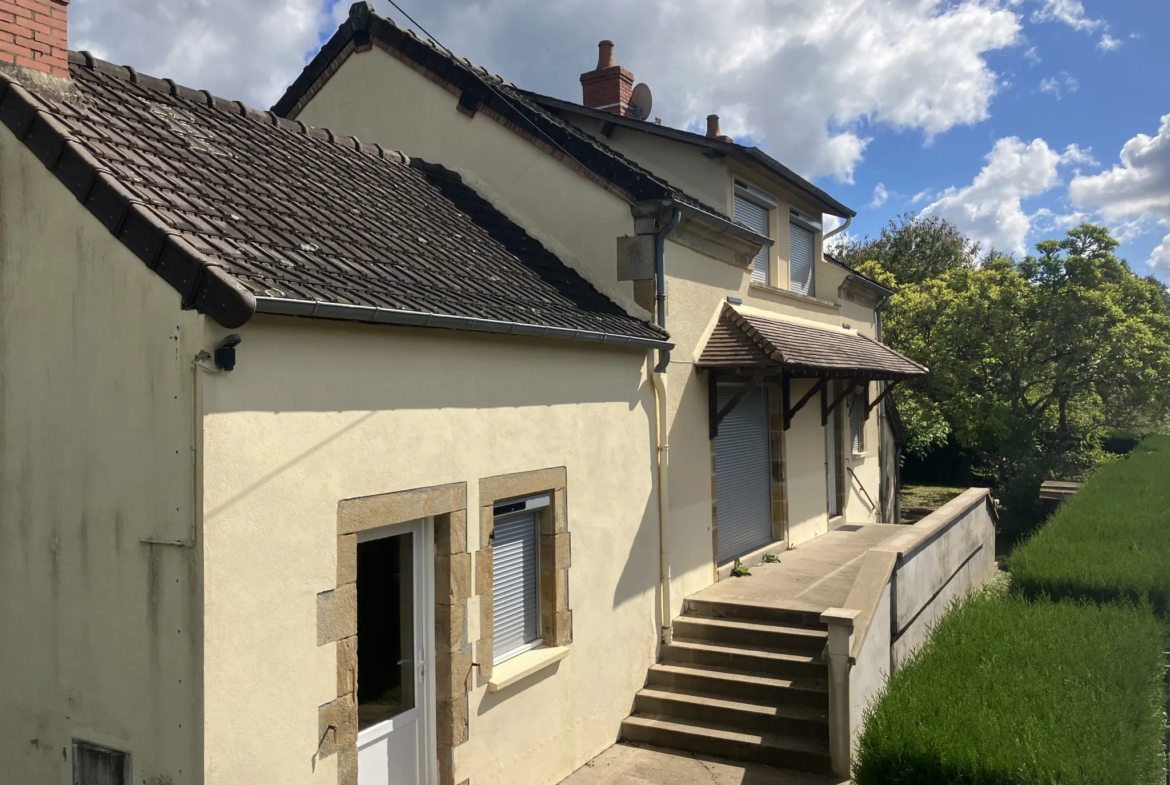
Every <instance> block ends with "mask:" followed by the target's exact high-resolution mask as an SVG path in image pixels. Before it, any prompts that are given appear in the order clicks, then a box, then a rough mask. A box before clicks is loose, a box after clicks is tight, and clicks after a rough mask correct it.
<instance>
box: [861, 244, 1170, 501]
mask: <svg viewBox="0 0 1170 785" xmlns="http://www.w3.org/2000/svg"><path fill="white" fill-rule="evenodd" d="M1116 247H1117V241H1116V240H1114V239H1113V238H1112V237H1111V236H1110V235H1109V232H1108V230H1107V229H1105V228H1103V227H1099V226H1093V225H1090V224H1082V225H1081V226H1079V227H1077V228H1075V229H1072V230H1071V231H1069V232H1068V233H1067V234H1066V235H1065V237H1064V238H1062V239H1059V240H1045V241H1044V242H1041V243H1039V244H1037V246H1036V251H1037V253H1036V254H1035V255H1030V256H1028V257H1027V258H1025V259H1023V260H1022V261H1015V260H1013V259H1010V258H1006V257H1002V256H991V257H989V258H987V259H985V260H984V261H983V262H982V263H981V264H979V265H978V266H975V265H973V264H968V263H963V264H954V263H952V261H947V259H935V260H929V259H924V260H920V261H919V262H915V264H914V265H913V266H911V267H908V268H907V267H906V266H905V265H903V268H904V269H910V270H911V271H913V270H922V269H927V268H929V269H938V268H940V267H942V268H945V269H943V272H941V273H940V274H937V275H930V276H926V277H923V278H921V280H917V281H912V282H909V283H907V282H904V281H901V280H900V279H896V274H895V279H894V281H893V283H894V288H895V289H896V294H895V295H894V296H893V297H892V298H891V301H890V304H889V306H888V308H887V310H886V312H885V317H884V324H885V339H886V341H887V342H888V343H890V344H891V345H892V346H894V348H896V349H898V350H899V351H901V352H903V353H904V354H906V355H908V356H910V357H912V358H913V359H915V360H917V361H919V362H921V363H923V364H924V365H926V366H928V367H929V368H930V369H931V375H930V376H929V377H927V378H926V379H924V380H922V381H921V382H917V383H915V384H913V385H908V386H907V388H905V389H903V390H900V391H899V393H898V396H897V400H898V404H899V407H900V410H901V411H903V413H904V414H908V415H909V416H905V417H904V419H905V420H906V422H907V429H908V430H909V431H910V444H909V447H910V449H913V450H917V451H918V452H919V453H922V452H927V451H929V450H930V449H931V448H932V447H934V446H937V445H938V444H939V443H941V441H942V440H943V439H945V438H946V435H947V433H948V432H950V433H953V435H954V438H955V439H956V441H957V442H958V443H959V444H960V446H962V447H963V448H964V449H965V450H967V451H968V452H970V453H971V454H973V455H974V456H976V458H977V460H978V462H979V470H980V471H981V472H982V473H984V474H985V475H986V476H987V477H988V478H989V479H991V480H992V481H994V482H995V483H997V484H998V485H999V486H1000V487H1001V491H1002V492H1003V493H1004V495H1005V498H1007V499H1009V500H1013V501H1017V502H1018V503H1020V504H1022V503H1023V502H1024V501H1025V500H1027V501H1031V500H1033V499H1034V498H1035V490H1036V486H1037V484H1038V483H1039V481H1040V480H1041V479H1044V478H1045V477H1046V476H1061V477H1069V478H1073V477H1077V476H1079V475H1081V474H1083V473H1084V472H1085V471H1087V470H1089V469H1091V468H1092V467H1093V466H1095V465H1096V464H1097V463H1098V462H1099V461H1100V460H1101V459H1102V457H1103V455H1102V452H1101V442H1102V439H1103V437H1104V435H1105V434H1106V432H1107V429H1111V428H1112V429H1124V430H1129V431H1133V430H1138V431H1143V430H1153V429H1157V428H1160V427H1164V426H1165V425H1166V424H1167V413H1168V412H1170V384H1168V382H1170V308H1168V307H1167V292H1166V287H1164V286H1163V285H1162V284H1160V283H1158V282H1157V281H1156V280H1153V279H1149V278H1147V279H1143V278H1140V277H1138V276H1137V275H1135V274H1134V273H1133V271H1132V270H1130V268H1129V266H1128V265H1127V264H1126V263H1125V262H1124V261H1123V260H1120V259H1118V258H1117V257H1116V256H1115V254H1114V250H1115V249H1116ZM950 258H951V259H952V260H953V257H950ZM888 264H889V263H887V262H883V261H882V260H881V259H880V258H878V259H874V260H872V261H871V262H870V263H869V264H864V265H860V266H859V269H860V270H861V271H862V272H864V273H866V274H870V275H878V274H880V273H881V272H882V271H883V269H888ZM893 266H898V265H897V264H894V265H893ZM887 280H889V279H887Z"/></svg>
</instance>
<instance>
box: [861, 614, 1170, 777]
mask: <svg viewBox="0 0 1170 785" xmlns="http://www.w3.org/2000/svg"><path fill="white" fill-rule="evenodd" d="M1166 644H1167V635H1166V630H1165V627H1164V626H1163V625H1162V623H1161V622H1160V621H1159V620H1158V619H1157V618H1156V617H1155V616H1154V615H1153V614H1152V613H1150V612H1149V610H1148V609H1142V608H1134V607H1127V606H1121V605H1105V606H1097V605H1091V604H1079V603H1071V602H1070V603H1053V602H1050V601H1048V600H1047V599H1040V600H1038V601H1036V602H1028V601H1027V600H1025V599H1023V598H1021V597H1019V596H1014V595H1013V596H1003V595H1002V593H1000V596H984V597H980V598H976V599H973V600H969V601H968V602H967V603H965V604H964V605H962V606H960V607H958V608H956V609H955V610H953V611H952V612H951V613H950V614H948V615H947V616H946V617H945V618H944V619H943V620H942V621H941V623H940V624H939V625H938V627H937V628H936V630H935V631H934V634H933V636H932V638H931V640H930V642H929V643H928V644H927V645H926V646H925V647H923V649H922V650H921V651H920V652H919V653H918V654H917V655H916V656H915V657H913V658H912V659H911V661H910V662H909V663H908V664H907V665H905V666H904V667H903V668H902V669H900V670H899V671H898V672H897V673H896V674H895V675H894V676H893V677H892V678H891V680H890V683H889V686H888V688H887V692H886V694H885V695H884V697H883V698H882V699H881V700H880V701H879V702H878V703H877V704H876V706H875V707H873V708H872V709H871V711H870V712H869V714H868V717H867V720H866V726H865V731H864V734H863V736H862V738H861V742H860V749H859V753H858V761H857V766H856V769H855V773H854V782H855V783H856V784H857V785H879V784H880V785H941V784H942V783H956V784H958V783H962V785H1056V784H1057V783H1059V785H1155V783H1159V784H1160V785H1165V774H1164V773H1163V763H1164V757H1163V752H1162V738H1163V736H1162V734H1163V727H1164V725H1163V723H1164V720H1163V716H1164V715H1163V710H1164V696H1163V683H1162V676H1163V669H1164V663H1163V660H1162V652H1163V650H1164V649H1165V648H1166Z"/></svg>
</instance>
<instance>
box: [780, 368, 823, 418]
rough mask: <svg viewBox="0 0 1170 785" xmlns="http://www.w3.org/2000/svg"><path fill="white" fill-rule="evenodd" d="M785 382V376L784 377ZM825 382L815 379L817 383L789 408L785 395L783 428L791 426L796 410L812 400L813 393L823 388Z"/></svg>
mask: <svg viewBox="0 0 1170 785" xmlns="http://www.w3.org/2000/svg"><path fill="white" fill-rule="evenodd" d="M785 382H787V378H786V379H785ZM826 382H827V380H826V379H819V380H817V383H816V384H814V385H813V386H812V389H811V390H809V391H808V392H807V393H805V394H804V397H803V398H801V399H800V400H799V401H797V402H796V406H793V407H792V408H791V409H790V408H788V401H787V397H788V396H786V400H785V401H784V430H786V431H787V430H788V429H789V427H791V425H792V418H793V417H795V416H796V413H797V412H799V411H800V410H801V409H803V408H804V406H805V404H807V403H808V402H809V401H811V400H812V397H813V396H814V395H816V394H817V393H819V392H820V391H821V390H823V389H824V388H825V383H826Z"/></svg>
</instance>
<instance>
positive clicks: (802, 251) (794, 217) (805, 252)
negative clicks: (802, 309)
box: [788, 210, 821, 297]
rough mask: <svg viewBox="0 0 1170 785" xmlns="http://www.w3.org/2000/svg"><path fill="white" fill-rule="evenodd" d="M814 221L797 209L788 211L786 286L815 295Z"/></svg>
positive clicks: (818, 223) (797, 291)
mask: <svg viewBox="0 0 1170 785" xmlns="http://www.w3.org/2000/svg"><path fill="white" fill-rule="evenodd" d="M819 231H821V224H820V222H819V221H814V220H813V219H811V218H809V217H808V216H806V215H803V214H802V213H800V212H798V211H797V210H789V211H788V288H789V289H791V290H792V291H794V292H796V293H797V294H805V295H808V296H809V297H815V296H816V276H815V274H814V272H815V267H816V235H817V232H819Z"/></svg>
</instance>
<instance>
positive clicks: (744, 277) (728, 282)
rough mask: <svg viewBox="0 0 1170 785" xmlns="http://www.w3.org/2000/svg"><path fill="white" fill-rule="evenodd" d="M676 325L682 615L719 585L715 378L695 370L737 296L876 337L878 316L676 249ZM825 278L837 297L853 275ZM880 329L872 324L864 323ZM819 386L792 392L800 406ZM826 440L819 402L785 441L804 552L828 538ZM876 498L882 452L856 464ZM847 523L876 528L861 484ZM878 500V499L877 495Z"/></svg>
mask: <svg viewBox="0 0 1170 785" xmlns="http://www.w3.org/2000/svg"><path fill="white" fill-rule="evenodd" d="M666 271H667V326H668V328H669V329H670V333H671V337H672V339H673V340H674V341H675V342H676V344H677V346H678V348H677V349H676V350H675V351H674V353H673V354H672V355H671V364H670V370H669V374H668V378H669V387H670V395H669V406H668V418H669V423H670V467H671V468H670V518H669V532H668V548H669V551H670V557H671V558H670V560H671V578H672V581H671V601H672V604H673V606H674V607H673V609H672V613H675V614H677V613H678V612H679V611H680V610H681V606H682V601H683V599H684V598H685V597H686V596H687V595H688V594H692V593H694V592H696V591H698V590H700V589H703V588H705V587H707V586H709V585H710V584H711V582H712V581H713V580H714V575H715V570H714V564H713V558H714V554H713V551H712V538H711V502H712V497H711V479H710V478H711V451H710V441H709V439H708V435H709V431H708V403H707V378H706V374H700V373H698V372H696V370H695V362H696V361H697V360H698V358H699V355H700V354H701V351H702V346H703V344H704V343H705V341H706V338H707V336H708V335H709V334H710V332H711V330H712V329H713V328H714V326H715V323H716V321H717V320H718V315H719V313H720V310H721V309H722V307H723V304H724V303H725V302H726V298H727V297H728V296H729V295H731V296H735V297H739V298H741V299H742V300H743V306H744V307H746V308H749V309H755V310H756V311H758V312H760V313H764V314H774V315H777V316H782V317H786V318H794V319H800V320H804V321H807V322H812V323H816V324H823V325H825V326H827V327H838V328H839V327H842V326H843V325H845V324H848V325H849V326H850V328H851V329H855V330H857V331H858V332H861V333H863V334H866V335H870V336H872V335H873V334H874V333H873V329H874V325H873V322H872V318H873V311H872V310H869V311H868V314H867V313H866V311H865V309H863V308H862V307H861V306H860V305H858V304H857V303H850V302H848V301H844V302H843V303H842V304H840V305H836V306H834V305H829V304H821V303H817V302H813V301H811V300H809V299H807V298H799V297H794V296H792V295H790V294H788V293H784V292H776V291H771V290H768V289H764V288H760V287H758V286H754V285H752V284H751V283H750V276H749V275H748V273H747V271H746V269H743V268H739V267H736V266H734V265H730V264H726V263H724V262H720V261H717V260H715V259H712V258H711V257H709V256H706V255H703V254H701V253H699V252H697V251H694V250H692V249H691V248H688V247H685V246H683V245H680V244H678V243H675V242H668V243H667V255H666ZM817 275H818V277H819V280H823V281H824V285H825V286H826V287H830V288H829V291H832V292H833V293H834V294H835V293H836V291H837V289H838V287H839V286H840V285H841V283H842V282H843V281H844V277H845V271H843V270H841V269H840V268H837V267H832V266H830V265H827V264H824V263H821V264H819V265H818V270H817ZM865 316H868V318H869V319H870V320H871V321H868V322H864V321H862V320H861V318H859V317H865ZM810 384H811V382H808V381H803V380H798V381H795V382H794V383H793V385H792V400H793V402H794V403H795V402H796V401H797V400H799V398H800V396H802V395H803V394H804V393H805V392H807V390H808V388H809V385H810ZM877 438H878V426H877V417H876V415H874V416H871V417H870V419H869V421H868V422H867V423H866V439H867V444H869V445H874V446H876V444H877V441H876V439H877ZM825 446H826V445H825V432H824V429H823V427H822V426H821V422H820V407H819V403H818V401H816V400H814V401H812V402H810V403H809V404H808V405H807V406H806V407H805V408H804V409H802V410H801V411H800V412H799V413H798V414H797V415H796V417H795V418H793V421H792V427H791V428H790V429H789V430H788V431H787V432H786V433H785V434H784V449H785V456H786V461H787V472H788V479H787V493H788V515H789V535H790V538H791V540H790V542H791V544H793V545H799V543H801V542H805V541H807V540H809V539H812V538H813V537H816V536H818V535H820V534H824V533H825V532H826V531H828V527H829V518H828V486H827V479H826V473H825V472H826V468H825ZM847 465H849V466H850V467H851V468H853V470H854V472H856V473H857V476H858V478H859V479H860V480H861V482H862V483H863V484H864V485H865V486H866V489H867V490H868V491H869V493H870V495H871V496H873V495H874V493H875V492H876V489H877V487H878V485H877V476H878V455H877V451H876V449H873V450H869V451H867V452H866V453H865V454H864V456H861V457H856V458H854V457H852V456H850V458H849V459H848V463H847ZM849 488H850V490H849V494H848V496H847V498H846V505H845V518H846V520H847V521H849V520H852V521H855V522H867V521H873V520H875V516H874V514H873V513H872V512H870V510H869V508H868V505H866V504H865V502H864V501H863V500H862V498H861V496H860V494H859V492H858V489H857V487H856V483H853V482H852V480H851V481H850V484H849ZM874 499H875V501H876V496H874Z"/></svg>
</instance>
